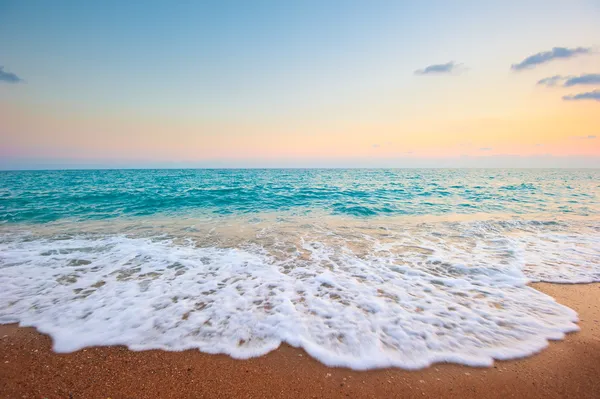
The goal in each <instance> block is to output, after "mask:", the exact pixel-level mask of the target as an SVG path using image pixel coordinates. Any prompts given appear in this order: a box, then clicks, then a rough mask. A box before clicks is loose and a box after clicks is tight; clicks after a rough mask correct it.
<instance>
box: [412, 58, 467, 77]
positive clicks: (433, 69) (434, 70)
mask: <svg viewBox="0 0 600 399" xmlns="http://www.w3.org/2000/svg"><path fill="white" fill-rule="evenodd" d="M460 66H461V64H457V63H455V62H454V61H450V62H447V63H445V64H433V65H429V66H427V67H425V68H423V69H417V70H416V71H415V75H434V74H446V73H452V72H457V71H458V70H459V69H460Z"/></svg>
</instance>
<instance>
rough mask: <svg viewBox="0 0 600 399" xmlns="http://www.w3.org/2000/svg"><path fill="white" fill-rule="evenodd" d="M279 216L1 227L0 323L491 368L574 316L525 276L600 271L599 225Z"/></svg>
mask: <svg viewBox="0 0 600 399" xmlns="http://www.w3.org/2000/svg"><path fill="white" fill-rule="evenodd" d="M292 225H293V226H296V227H294V229H291V230H289V229H288V230H286V229H285V228H283V227H281V226H270V227H267V228H264V229H262V230H260V231H257V232H256V234H255V235H254V236H253V237H251V239H241V241H240V238H239V237H236V240H237V241H236V242H237V244H236V245H235V246H230V245H223V244H222V243H223V242H224V241H226V240H224V239H219V240H215V244H214V245H211V246H206V245H205V244H202V245H200V244H199V240H192V239H190V240H187V241H182V240H169V239H166V238H160V237H158V236H155V237H151V238H142V237H135V236H133V237H126V236H120V235H115V234H107V235H102V234H90V235H84V234H81V235H71V236H63V237H60V238H61V239H57V237H53V238H49V237H45V236H34V235H19V234H11V235H9V234H5V235H3V236H2V238H1V240H0V287H2V289H1V290H0V322H2V323H10V322H19V323H20V324H21V325H24V326H35V327H37V328H38V329H39V330H40V331H42V332H44V333H47V334H50V335H51V336H52V338H53V340H54V349H55V350H56V351H58V352H71V351H75V350H78V349H81V348H84V347H87V346H95V345H117V344H122V345H127V346H128V347H129V348H131V349H133V350H145V349H153V348H159V349H165V350H184V349H189V348H198V349H199V350H201V351H203V352H208V353H227V354H229V355H231V356H233V357H235V358H248V357H253V356H260V355H262V354H265V353H267V352H269V351H271V350H273V349H275V348H277V347H278V346H279V345H280V343H281V342H287V343H289V344H291V345H294V346H299V347H302V348H304V349H305V350H306V351H307V352H308V353H309V354H311V355H312V356H314V357H315V358H317V359H319V360H320V361H321V362H323V363H325V364H327V365H331V366H346V367H351V368H354V369H369V368H379V367H389V366H396V367H402V368H407V369H414V368H421V367H426V366H428V365H430V364H432V363H434V362H456V363H462V364H467V365H473V366H489V365H491V364H492V363H493V360H494V359H510V358H515V357H522V356H527V355H530V354H532V353H535V352H537V351H539V350H541V349H543V348H544V347H545V346H546V345H547V340H549V339H561V338H563V336H564V333H566V332H570V331H575V330H577V325H576V324H575V323H576V321H577V315H576V313H575V312H574V311H573V310H571V309H569V308H567V307H565V306H563V305H560V304H558V303H557V302H556V301H554V299H553V298H551V297H549V296H547V295H545V294H543V293H541V292H539V291H536V290H534V289H532V288H530V287H528V286H527V285H526V283H527V282H528V281H529V279H533V280H545V281H566V282H575V281H599V280H600V278H599V274H598V273H599V269H600V267H599V262H598V256H599V253H598V251H599V246H598V245H597V244H598V236H597V235H596V236H583V235H579V236H578V235H574V234H573V233H569V234H567V233H565V232H550V233H548V232H547V229H546V228H544V227H541V228H538V227H535V226H534V227H531V225H526V226H525V227H523V226H517V227H515V226H514V225H511V224H508V225H507V224H497V223H484V224H482V223H466V222H462V223H441V224H435V226H431V225H419V226H417V227H414V226H413V227H412V228H411V229H405V230H403V229H402V228H400V227H398V226H386V227H381V228H379V229H374V228H373V227H372V226H369V227H368V228H362V227H361V226H358V225H352V226H350V227H348V226H337V225H336V226H335V227H332V226H324V225H319V226H316V227H315V226H310V225H309V227H307V228H306V229H300V228H299V227H297V226H300V224H299V223H297V222H296V223H292ZM516 230H518V233H519V234H513V233H515V231H516ZM210 233H211V234H214V231H213V230H211V232H210ZM217 242H219V243H221V244H217ZM551 249H552V250H551ZM565 257H566V258H567V261H568V262H567V263H564V262H563V260H564V258H565ZM536 265H537V266H536ZM544 265H550V267H546V266H544ZM525 273H526V274H525Z"/></svg>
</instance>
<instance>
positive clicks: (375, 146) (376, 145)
mask: <svg viewBox="0 0 600 399" xmlns="http://www.w3.org/2000/svg"><path fill="white" fill-rule="evenodd" d="M372 147H373V148H379V147H381V146H380V145H379V144H373V145H372Z"/></svg>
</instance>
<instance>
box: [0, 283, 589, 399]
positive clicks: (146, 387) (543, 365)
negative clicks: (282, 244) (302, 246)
mask: <svg viewBox="0 0 600 399" xmlns="http://www.w3.org/2000/svg"><path fill="white" fill-rule="evenodd" d="M534 287H535V288H536V289H539V290H541V291H543V292H545V293H547V294H549V295H551V296H553V297H554V298H556V300H557V301H558V302H560V303H563V304H565V305H567V306H569V307H571V308H573V309H575V310H576V311H577V312H578V313H579V317H580V323H579V325H580V327H581V331H580V332H577V333H573V334H570V335H568V336H567V338H566V339H565V340H564V341H560V342H553V343H551V344H550V346H549V348H547V349H545V350H544V351H542V352H541V353H539V354H537V355H535V356H532V357H529V358H526V359H520V360H514V361H505V362H496V364H495V366H494V367H492V368H470V367H464V366H458V365H452V364H439V365H435V366H432V367H430V368H427V369H424V370H419V371H405V370H399V369H384V370H372V371H367V372H359V371H352V370H348V369H341V368H329V367H326V366H324V365H322V364H320V363H319V362H317V361H316V360H314V359H312V358H310V357H309V356H308V355H306V353H305V352H304V351H302V350H300V349H296V348H292V347H290V346H287V345H282V346H281V347H280V348H279V349H278V350H276V351H274V352H271V353H269V354H268V355H266V356H263V357H260V358H254V359H251V360H234V359H231V358H230V357H228V356H224V355H207V354H204V353H200V352H198V351H195V350H192V351H185V352H163V351H156V350H155V351H144V352H133V351H130V350H128V349H127V348H124V347H101V348H88V349H85V350H81V351H78V352H75V353H71V354H56V353H53V352H52V350H51V339H50V338H49V337H48V336H45V335H42V334H40V333H38V332H37V331H36V330H34V329H32V328H20V327H18V326H16V325H3V326H0V337H1V339H0V353H1V354H0V357H1V363H0V397H1V398H3V399H4V398H11V399H12V398H49V399H50V398H73V399H78V398H86V399H89V398H112V399H120V398H177V399H181V398H242V397H244V398H246V397H248V398H284V397H307V398H321V397H324V398H326V397H352V398H374V397H387V398H390V397H403V398H413V397H414V398H422V397H435V398H507V397H528V398H564V397H577V398H598V397H600V381H599V380H598V376H599V375H600V301H599V300H598V298H599V296H600V284H587V285H555V284H535V285H534Z"/></svg>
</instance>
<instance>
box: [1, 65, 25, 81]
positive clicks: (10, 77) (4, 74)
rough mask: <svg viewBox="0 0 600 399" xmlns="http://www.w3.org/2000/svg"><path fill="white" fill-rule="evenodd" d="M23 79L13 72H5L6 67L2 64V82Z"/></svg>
mask: <svg viewBox="0 0 600 399" xmlns="http://www.w3.org/2000/svg"><path fill="white" fill-rule="evenodd" d="M22 81H23V79H21V78H20V77H18V76H17V75H15V74H14V73H11V72H5V71H4V67H3V66H0V82H6V83H20V82H22Z"/></svg>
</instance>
